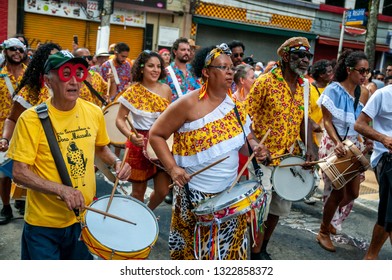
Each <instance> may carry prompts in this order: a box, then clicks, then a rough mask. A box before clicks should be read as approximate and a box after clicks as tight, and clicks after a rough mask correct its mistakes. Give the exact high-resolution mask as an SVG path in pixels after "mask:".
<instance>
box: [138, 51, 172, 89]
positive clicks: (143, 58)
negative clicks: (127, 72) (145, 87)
mask: <svg viewBox="0 0 392 280" xmlns="http://www.w3.org/2000/svg"><path fill="white" fill-rule="evenodd" d="M152 57H156V58H158V59H159V63H160V64H161V74H160V75H159V78H158V80H162V79H164V78H166V71H165V62H164V61H163V59H162V57H161V56H160V55H159V54H158V53H156V52H153V51H149V50H145V51H142V52H141V53H140V54H139V56H138V57H137V58H136V60H135V62H134V64H133V66H132V80H133V81H134V82H141V81H143V68H144V66H145V65H146V63H147V61H148V60H149V59H150V58H152Z"/></svg>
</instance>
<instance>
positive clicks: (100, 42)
mask: <svg viewBox="0 0 392 280" xmlns="http://www.w3.org/2000/svg"><path fill="white" fill-rule="evenodd" d="M100 2H103V5H102V9H101V11H100V12H101V26H100V27H99V28H98V35H97V47H96V53H97V52H98V50H106V51H108V48H109V36H110V15H111V14H113V4H114V0H100Z"/></svg>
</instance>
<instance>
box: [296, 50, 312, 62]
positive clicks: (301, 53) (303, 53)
mask: <svg viewBox="0 0 392 280" xmlns="http://www.w3.org/2000/svg"><path fill="white" fill-rule="evenodd" d="M290 53H291V54H293V55H295V56H297V58H295V59H298V58H301V59H302V58H305V57H307V58H308V59H309V60H311V59H312V58H313V54H311V53H310V52H304V51H299V52H290Z"/></svg>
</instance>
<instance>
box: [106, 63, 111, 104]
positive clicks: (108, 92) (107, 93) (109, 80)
mask: <svg viewBox="0 0 392 280" xmlns="http://www.w3.org/2000/svg"><path fill="white" fill-rule="evenodd" d="M110 73H112V69H109V71H108V74H110ZM111 85H112V80H111V79H108V90H107V92H106V95H107V96H108V97H109V99H110V98H111V96H110V86H111Z"/></svg>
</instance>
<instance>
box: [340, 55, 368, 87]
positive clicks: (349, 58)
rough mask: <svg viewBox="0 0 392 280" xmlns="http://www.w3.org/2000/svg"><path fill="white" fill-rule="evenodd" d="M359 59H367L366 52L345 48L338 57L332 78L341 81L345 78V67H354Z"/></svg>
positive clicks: (346, 74) (346, 75)
mask: <svg viewBox="0 0 392 280" xmlns="http://www.w3.org/2000/svg"><path fill="white" fill-rule="evenodd" d="M361 60H368V58H367V56H366V54H365V53H364V52H363V51H353V50H352V49H347V50H345V51H344V52H343V53H342V54H341V55H340V56H339V59H338V62H337V64H336V66H335V75H334V80H335V81H338V82H343V81H344V80H346V79H347V77H348V73H347V67H355V66H356V65H357V63H358V62H359V61H361Z"/></svg>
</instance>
